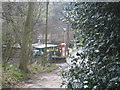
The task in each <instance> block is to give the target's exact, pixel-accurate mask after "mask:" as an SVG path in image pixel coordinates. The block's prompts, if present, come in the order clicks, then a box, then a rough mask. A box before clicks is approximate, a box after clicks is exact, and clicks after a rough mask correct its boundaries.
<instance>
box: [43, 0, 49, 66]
mask: <svg viewBox="0 0 120 90" xmlns="http://www.w3.org/2000/svg"><path fill="white" fill-rule="evenodd" d="M48 5H49V2H46V31H45V52H44V53H45V61H44V64H43V65H44V66H45V64H46V63H47V33H48Z"/></svg>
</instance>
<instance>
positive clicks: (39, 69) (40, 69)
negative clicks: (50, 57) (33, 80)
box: [28, 64, 60, 74]
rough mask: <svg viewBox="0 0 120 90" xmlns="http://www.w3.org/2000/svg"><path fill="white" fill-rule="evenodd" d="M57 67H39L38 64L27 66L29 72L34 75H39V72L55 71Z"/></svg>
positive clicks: (53, 65)
mask: <svg viewBox="0 0 120 90" xmlns="http://www.w3.org/2000/svg"><path fill="white" fill-rule="evenodd" d="M58 67H60V66H59V65H55V64H52V65H49V66H47V67H43V66H40V65H38V64H31V65H29V66H28V68H29V71H30V73H32V74H36V73H39V72H47V71H52V70H55V69H56V68H58Z"/></svg>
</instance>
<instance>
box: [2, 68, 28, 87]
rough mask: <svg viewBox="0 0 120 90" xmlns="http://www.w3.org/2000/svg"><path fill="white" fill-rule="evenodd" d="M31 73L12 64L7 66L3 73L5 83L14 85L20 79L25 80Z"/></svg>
mask: <svg viewBox="0 0 120 90" xmlns="http://www.w3.org/2000/svg"><path fill="white" fill-rule="evenodd" d="M28 77H29V75H28V74H26V73H24V72H23V71H21V70H20V69H18V68H16V67H14V66H10V67H6V71H5V72H4V73H3V84H4V85H5V86H6V85H14V84H15V83H17V82H18V81H20V80H24V79H26V78H28Z"/></svg>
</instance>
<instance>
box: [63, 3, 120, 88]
mask: <svg viewBox="0 0 120 90" xmlns="http://www.w3.org/2000/svg"><path fill="white" fill-rule="evenodd" d="M119 11H120V2H104V3H100V2H86V3H82V2H77V3H71V9H69V10H68V9H67V10H66V12H65V13H67V14H68V15H67V17H68V16H69V18H65V19H66V20H67V22H68V21H69V23H70V24H71V27H72V28H73V29H74V30H75V31H77V32H79V33H76V34H75V37H76V39H77V43H82V44H81V45H80V46H78V47H81V46H82V47H84V52H82V53H80V54H78V56H80V58H77V60H76V58H75V59H72V62H74V63H73V64H72V65H71V68H70V69H69V70H68V72H66V74H65V75H67V76H66V77H64V80H63V81H64V82H66V83H64V84H65V85H66V86H67V88H91V89H100V88H103V89H110V88H118V87H119V86H120V13H118V12H119ZM68 12H69V13H68ZM71 16H72V17H71ZM70 17H71V18H70ZM81 38H82V40H81ZM78 53H79V52H78ZM63 76H64V74H63Z"/></svg>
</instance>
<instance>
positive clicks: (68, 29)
mask: <svg viewBox="0 0 120 90" xmlns="http://www.w3.org/2000/svg"><path fill="white" fill-rule="evenodd" d="M69 29H70V27H69V24H67V42H66V44H67V52H68V55H69V50H68V48H69Z"/></svg>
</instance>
